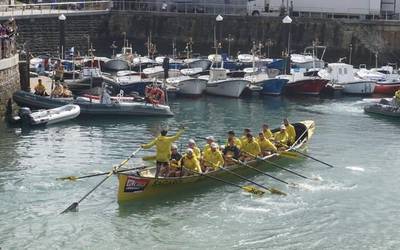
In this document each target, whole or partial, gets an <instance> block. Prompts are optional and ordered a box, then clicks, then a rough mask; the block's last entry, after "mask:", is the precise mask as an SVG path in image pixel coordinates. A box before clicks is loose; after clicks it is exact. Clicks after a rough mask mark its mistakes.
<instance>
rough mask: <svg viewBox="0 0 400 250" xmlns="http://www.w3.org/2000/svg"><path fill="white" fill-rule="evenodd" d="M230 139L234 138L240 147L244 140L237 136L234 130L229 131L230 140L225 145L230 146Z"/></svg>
mask: <svg viewBox="0 0 400 250" xmlns="http://www.w3.org/2000/svg"><path fill="white" fill-rule="evenodd" d="M230 139H232V140H233V142H234V144H235V145H236V147H238V148H239V149H240V147H241V146H242V142H241V140H240V139H239V138H237V137H236V136H235V132H233V131H232V130H231V131H229V132H228V141H227V142H226V144H225V146H228V145H229V144H230V143H229V140H230Z"/></svg>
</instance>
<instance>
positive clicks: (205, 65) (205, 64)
mask: <svg viewBox="0 0 400 250" xmlns="http://www.w3.org/2000/svg"><path fill="white" fill-rule="evenodd" d="M183 62H184V63H185V64H186V65H187V67H188V68H201V69H202V70H203V71H206V70H208V69H209V68H210V66H211V61H210V60H208V59H202V58H190V59H185V60H184V61H183Z"/></svg>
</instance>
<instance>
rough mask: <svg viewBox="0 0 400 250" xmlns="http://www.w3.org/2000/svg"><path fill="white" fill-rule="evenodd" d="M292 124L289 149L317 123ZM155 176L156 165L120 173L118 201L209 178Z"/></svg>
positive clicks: (253, 163) (219, 173)
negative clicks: (294, 141)
mask: <svg viewBox="0 0 400 250" xmlns="http://www.w3.org/2000/svg"><path fill="white" fill-rule="evenodd" d="M292 125H293V126H294V127H295V130H296V135H297V137H298V138H296V139H297V140H296V143H295V144H294V145H293V146H292V147H291V148H289V149H288V150H287V151H291V150H294V149H299V148H301V147H302V146H303V145H305V144H306V143H307V142H308V140H309V139H311V137H312V136H313V134H314V130H315V123H314V121H310V120H308V121H302V122H299V123H294V124H292ZM279 158H281V156H279V154H272V155H269V156H266V157H265V158H264V159H268V160H269V161H272V160H277V159H279ZM257 162H258V160H252V161H249V162H246V164H249V165H251V166H254V167H257V164H256V163H257ZM226 168H228V169H229V170H232V171H235V172H236V171H239V170H243V169H247V168H246V167H244V166H243V165H239V164H237V165H231V166H227V167H226ZM207 175H211V176H216V177H220V176H227V175H229V174H227V172H225V171H222V170H216V171H213V172H209V173H207ZM154 176H155V167H153V168H147V169H145V170H142V171H138V172H126V173H119V174H118V181H119V187H118V202H126V201H134V200H140V199H147V198H152V197H157V196H163V195H170V194H173V193H175V192H176V191H177V190H179V189H188V188H190V186H191V185H193V183H201V182H203V181H204V180H206V179H208V178H206V177H204V176H200V175H191V176H183V177H158V178H155V177H154Z"/></svg>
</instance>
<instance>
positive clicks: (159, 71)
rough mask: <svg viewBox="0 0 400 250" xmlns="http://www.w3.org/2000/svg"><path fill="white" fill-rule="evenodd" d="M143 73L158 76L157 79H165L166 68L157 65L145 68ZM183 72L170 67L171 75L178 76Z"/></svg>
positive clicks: (169, 72) (153, 76) (152, 76)
mask: <svg viewBox="0 0 400 250" xmlns="http://www.w3.org/2000/svg"><path fill="white" fill-rule="evenodd" d="M143 73H144V74H145V75H146V76H147V77H148V78H157V79H164V69H163V68H162V67H161V66H156V67H153V68H147V69H144V70H143ZM180 75H181V72H180V70H177V69H170V70H168V76H169V77H177V76H180Z"/></svg>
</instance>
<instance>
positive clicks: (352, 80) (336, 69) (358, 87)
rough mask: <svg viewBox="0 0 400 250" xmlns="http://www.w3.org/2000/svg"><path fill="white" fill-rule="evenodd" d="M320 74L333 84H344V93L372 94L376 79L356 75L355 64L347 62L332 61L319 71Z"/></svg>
mask: <svg viewBox="0 0 400 250" xmlns="http://www.w3.org/2000/svg"><path fill="white" fill-rule="evenodd" d="M318 75H319V76H320V77H321V78H323V79H326V80H330V81H331V83H333V84H338V85H342V86H343V93H347V94H357V95H371V94H372V93H373V92H374V89H375V85H376V81H371V80H364V79H361V78H358V77H356V76H354V68H353V65H350V64H345V63H330V64H328V67H327V68H325V69H322V70H320V71H319V72H318Z"/></svg>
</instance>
